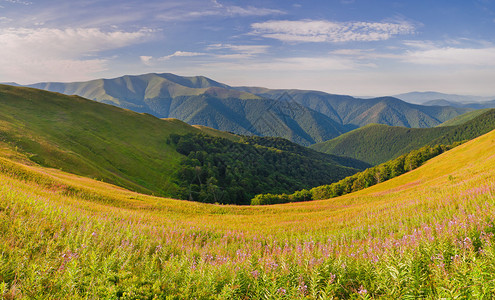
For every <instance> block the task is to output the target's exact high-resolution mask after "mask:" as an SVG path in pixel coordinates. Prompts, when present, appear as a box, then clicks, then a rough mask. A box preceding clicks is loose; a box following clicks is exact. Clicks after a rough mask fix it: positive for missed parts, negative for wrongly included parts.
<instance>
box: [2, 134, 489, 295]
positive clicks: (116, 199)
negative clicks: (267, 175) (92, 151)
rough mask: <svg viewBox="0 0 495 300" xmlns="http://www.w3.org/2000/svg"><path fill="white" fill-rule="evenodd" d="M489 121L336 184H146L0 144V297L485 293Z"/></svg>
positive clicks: (487, 279)
mask: <svg viewBox="0 0 495 300" xmlns="http://www.w3.org/2000/svg"><path fill="white" fill-rule="evenodd" d="M494 149H495V131H493V132H491V133H488V134H486V135H484V136H481V137H479V138H477V139H475V140H472V141H469V142H467V143H465V144H463V145H461V146H459V147H456V148H455V149H453V150H450V151H448V152H446V153H443V154H441V155H439V156H437V157H435V158H433V159H432V160H430V161H428V162H427V163H426V164H425V165H423V166H421V167H419V168H417V169H415V170H413V171H411V172H409V173H406V174H404V175H402V176H399V177H396V178H394V179H391V180H389V181H387V182H383V183H380V184H377V185H375V186H373V187H371V188H367V189H364V190H361V191H359V192H356V193H352V194H348V195H345V196H341V197H337V198H333V199H329V200H321V201H312V202H304V203H292V204H287V205H274V206H270V207H260V206H250V207H246V206H244V207H240V206H235V205H211V204H203V203H193V202H189V201H177V200H172V199H166V198H158V197H152V196H149V195H143V194H138V193H134V192H130V191H127V190H124V189H122V188H119V187H116V186H113V185H109V184H107V183H103V182H100V181H95V180H92V179H88V178H83V177H79V176H75V175H72V174H68V173H65V172H62V171H60V170H56V169H49V168H43V167H39V166H34V165H32V164H31V165H29V164H20V163H17V162H13V161H11V160H10V159H7V158H5V156H4V154H3V152H0V241H2V242H1V243H0V298H3V299H264V298H268V299H490V298H492V295H493V291H494V290H495V272H493V266H494V265H495V249H494V246H493V245H494V244H495V238H494V228H493V227H494V222H495V219H494V216H495V181H494V180H493V179H494V178H495V169H494V168H493V166H494V165H495V155H494V154H495V151H494Z"/></svg>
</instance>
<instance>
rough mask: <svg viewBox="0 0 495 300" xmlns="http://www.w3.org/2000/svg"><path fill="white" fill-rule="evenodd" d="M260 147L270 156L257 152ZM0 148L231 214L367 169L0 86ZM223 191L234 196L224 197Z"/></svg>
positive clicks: (48, 94)
mask: <svg viewBox="0 0 495 300" xmlns="http://www.w3.org/2000/svg"><path fill="white" fill-rule="evenodd" d="M186 135H188V136H189V138H186V137H185V136H186ZM171 136H174V137H176V138H177V139H176V140H177V141H179V140H180V141H182V142H181V143H178V144H176V143H174V142H173V141H172V138H171ZM178 136H182V138H180V137H178ZM245 139H251V140H252V141H251V142H249V143H248V142H247V141H246V140H245ZM264 139H266V140H265V141H264ZM177 141H176V142H177ZM269 141H271V142H270V146H269V147H270V148H268V147H264V146H262V145H259V143H262V142H269ZM278 145H280V146H284V147H287V146H288V147H289V148H288V149H278V148H277V147H278ZM0 147H3V148H9V149H12V150H14V152H18V154H19V155H21V156H22V155H24V156H25V158H28V159H29V160H30V161H31V162H32V163H36V164H39V165H42V166H45V167H52V168H57V169H60V170H63V171H66V172H70V173H74V174H78V175H82V176H86V177H89V178H93V179H97V180H102V181H105V182H109V183H112V184H116V185H119V186H122V187H125V188H127V189H130V190H133V191H138V192H141V193H147V194H155V195H158V196H165V197H179V198H184V199H189V200H197V201H201V202H219V203H236V204H242V203H245V204H247V203H249V200H250V199H251V198H252V197H253V196H254V195H255V194H258V193H262V192H265V191H271V192H293V191H294V190H296V189H302V188H311V187H314V186H318V185H321V184H325V183H328V182H334V181H338V180H340V179H342V178H343V177H346V176H349V175H351V174H354V173H356V172H357V171H358V169H364V168H366V167H367V166H368V164H365V163H362V162H356V161H355V160H352V159H345V158H341V157H336V156H333V155H326V154H322V153H318V152H316V151H313V150H309V149H306V148H304V147H302V146H300V145H296V144H293V143H291V142H289V141H286V140H283V139H281V138H279V139H275V140H274V139H270V138H259V139H258V140H257V141H256V142H254V140H253V138H247V137H241V136H236V135H234V134H230V133H227V132H221V131H218V130H214V129H211V128H207V127H204V126H197V127H194V126H191V125H188V124H186V123H184V122H182V121H179V120H177V119H159V118H156V117H154V116H152V115H149V114H145V113H136V112H133V111H131V110H127V109H122V108H118V107H115V106H112V105H107V104H103V103H98V102H96V101H92V100H88V99H84V98H81V97H78V96H67V95H63V94H59V93H54V92H47V91H43V90H37V89H33V88H25V87H12V86H7V85H0ZM233 149H237V150H235V151H233ZM301 149H303V150H304V151H301ZM19 155H17V157H19ZM353 161H354V162H356V163H358V165H357V166H355V165H354V164H353ZM349 163H351V164H353V165H349ZM359 163H360V165H361V166H359ZM275 165H277V167H275ZM198 168H199V169H198ZM355 168H357V169H355ZM303 169H304V170H303ZM294 170H297V171H294ZM303 171H304V172H306V173H302V172H303ZM263 184H264V186H263ZM230 187H234V188H237V192H236V193H230V194H226V192H225V191H226V190H227V189H228V188H230Z"/></svg>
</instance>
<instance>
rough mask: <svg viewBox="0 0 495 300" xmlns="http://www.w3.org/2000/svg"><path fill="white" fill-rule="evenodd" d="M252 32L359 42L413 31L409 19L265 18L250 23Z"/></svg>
mask: <svg viewBox="0 0 495 300" xmlns="http://www.w3.org/2000/svg"><path fill="white" fill-rule="evenodd" d="M251 27H252V29H253V31H252V34H254V35H260V36H263V37H266V38H272V39H277V40H281V41H284V42H333V43H341V42H363V41H380V40H387V39H390V38H391V37H393V36H395V35H399V34H411V33H414V26H413V25H411V24H409V23H378V22H344V23H341V22H330V21H315V20H301V21H267V22H262V23H254V24H252V25H251Z"/></svg>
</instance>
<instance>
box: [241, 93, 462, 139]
mask: <svg viewBox="0 0 495 300" xmlns="http://www.w3.org/2000/svg"><path fill="white" fill-rule="evenodd" d="M240 89H241V90H243V91H251V92H253V93H256V94H257V95H258V96H261V97H266V98H270V99H278V98H280V97H282V95H283V94H284V93H286V94H287V95H288V96H289V98H290V99H291V100H292V101H295V102H297V103H299V104H301V105H303V106H305V107H308V108H311V109H313V110H315V111H317V112H320V113H322V114H324V115H326V116H328V117H329V118H331V119H333V120H334V121H336V122H338V123H341V124H342V125H347V126H349V127H350V128H351V129H355V128H357V127H361V126H364V125H367V124H371V123H380V124H385V125H390V126H404V127H415V128H427V127H433V126H437V125H439V124H440V123H442V122H444V121H446V120H448V119H451V118H453V117H455V116H457V115H459V114H462V113H465V112H467V111H469V110H470V109H468V108H454V107H440V106H421V105H415V104H410V103H407V102H404V101H402V100H399V99H397V98H393V97H381V98H373V99H359V98H354V97H351V96H341V95H332V94H327V93H323V92H317V91H301V90H265V89H258V88H247V87H243V88H240Z"/></svg>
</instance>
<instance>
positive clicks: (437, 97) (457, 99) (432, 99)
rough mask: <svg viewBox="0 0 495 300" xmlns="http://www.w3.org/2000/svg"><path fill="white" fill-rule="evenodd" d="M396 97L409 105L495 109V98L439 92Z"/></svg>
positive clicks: (415, 93) (406, 94) (412, 93)
mask: <svg viewBox="0 0 495 300" xmlns="http://www.w3.org/2000/svg"><path fill="white" fill-rule="evenodd" d="M394 97H396V98H398V99H401V100H404V101H406V102H409V103H414V104H421V105H428V106H453V107H464V108H472V109H483V108H495V96H492V97H482V96H470V95H455V94H444V93H438V92H411V93H405V94H399V95H394Z"/></svg>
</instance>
